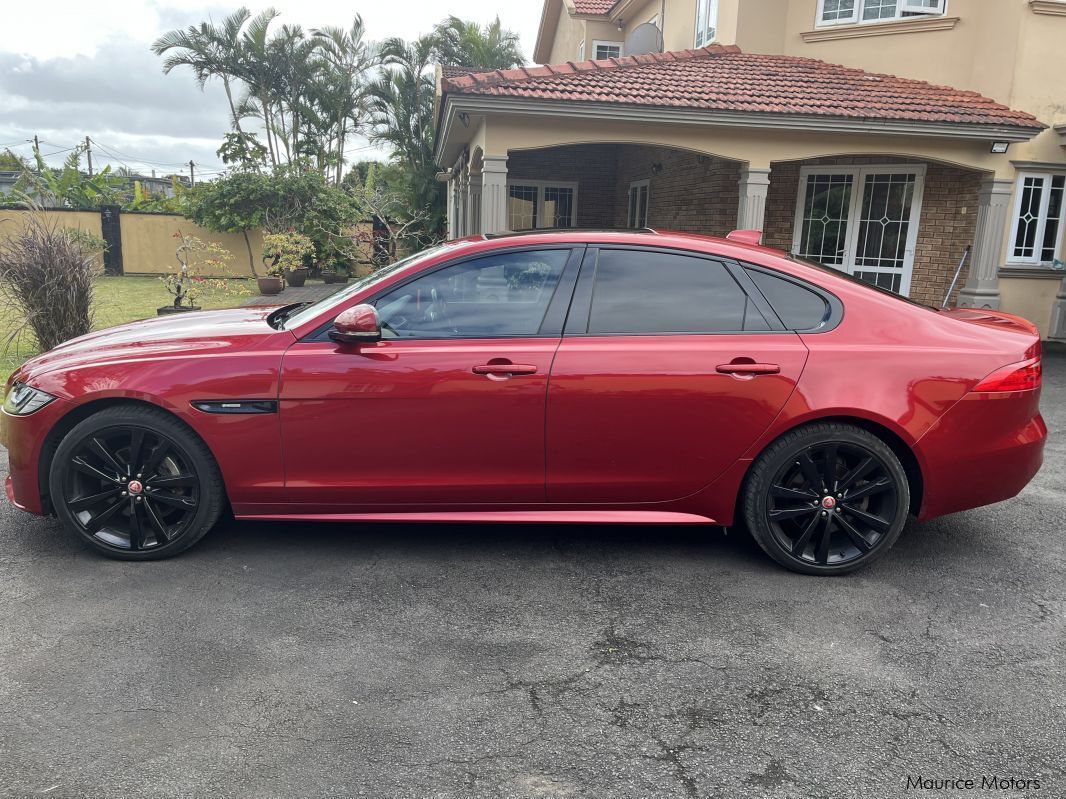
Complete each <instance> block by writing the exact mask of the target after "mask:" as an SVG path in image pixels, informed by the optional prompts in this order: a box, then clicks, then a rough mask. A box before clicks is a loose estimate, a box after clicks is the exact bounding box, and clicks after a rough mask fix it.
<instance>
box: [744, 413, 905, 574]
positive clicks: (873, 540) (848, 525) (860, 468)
mask: <svg viewBox="0 0 1066 799" xmlns="http://www.w3.org/2000/svg"><path fill="white" fill-rule="evenodd" d="M909 507H910V488H909V486H908V483H907V475H906V472H905V471H904V469H903V466H902V464H901V463H900V462H899V458H897V457H896V454H895V453H894V452H893V451H892V450H891V448H889V446H888V445H887V444H885V443H884V442H883V441H882V440H881V439H879V438H877V437H876V436H874V435H873V434H872V433H869V432H867V431H866V430H863V429H861V428H858V427H852V426H851V425H845V424H815V425H810V426H808V427H804V428H800V429H799V430H795V431H793V432H791V433H788V434H786V435H785V436H783V437H782V438H780V439H779V440H778V441H776V442H775V443H774V444H773V445H771V446H770V448H769V449H767V450H766V452H764V453H763V454H762V455H760V456H759V458H758V460H756V462H755V465H754V466H753V467H752V470H751V474H750V475H749V477H748V481H747V484H746V489H745V494H744V517H745V520H746V521H747V524H748V529H749V530H750V531H751V533H752V536H753V537H754V538H755V540H756V541H757V542H758V543H759V546H761V547H762V548H763V550H764V551H765V552H766V553H767V554H768V555H769V556H770V557H772V558H773V559H774V560H776V561H777V562H778V563H780V564H782V565H783V566H786V567H787V568H789V569H792V570H793V571H797V572H802V573H804V574H821V575H833V574H847V573H848V572H852V571H855V570H856V569H859V568H861V567H863V566H866V565H868V564H870V563H872V562H873V561H875V560H877V559H878V558H880V557H881V556H882V555H884V554H885V552H887V551H888V550H889V549H890V548H891V547H892V545H893V544H894V543H895V542H896V540H897V539H898V538H899V535H900V533H901V532H902V530H903V526H904V525H905V524H906V522H907V512H908V509H909Z"/></svg>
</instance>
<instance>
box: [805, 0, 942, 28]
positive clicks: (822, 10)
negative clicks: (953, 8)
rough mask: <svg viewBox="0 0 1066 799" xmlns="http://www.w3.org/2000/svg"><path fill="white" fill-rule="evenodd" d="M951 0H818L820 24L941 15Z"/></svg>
mask: <svg viewBox="0 0 1066 799" xmlns="http://www.w3.org/2000/svg"><path fill="white" fill-rule="evenodd" d="M946 11H947V0H818V24H819V25H844V24H848V23H856V22H882V21H885V20H894V19H908V18H910V17H928V16H939V15H941V14H944V13H945V12H946Z"/></svg>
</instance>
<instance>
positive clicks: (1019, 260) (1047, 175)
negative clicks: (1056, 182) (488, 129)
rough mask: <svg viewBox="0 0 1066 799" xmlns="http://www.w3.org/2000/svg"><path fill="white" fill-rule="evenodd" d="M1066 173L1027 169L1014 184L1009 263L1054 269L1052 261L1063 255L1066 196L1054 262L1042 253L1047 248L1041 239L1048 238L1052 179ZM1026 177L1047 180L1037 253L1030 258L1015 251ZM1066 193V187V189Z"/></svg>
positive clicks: (1011, 264)
mask: <svg viewBox="0 0 1066 799" xmlns="http://www.w3.org/2000/svg"><path fill="white" fill-rule="evenodd" d="M1064 175H1066V173H1064V172H1062V171H1048V172H1035V171H1031V170H1030V171H1026V172H1019V173H1018V177H1017V179H1016V180H1015V183H1014V195H1015V196H1014V203H1013V210H1012V212H1011V213H1012V216H1011V225H1010V239H1008V241H1007V260H1006V265H1007V266H1024V267H1036V268H1041V269H1044V268H1046V269H1050V268H1052V262H1053V261H1057V260H1061V258H1062V241H1063V235H1064V233H1066V196H1064V198H1063V203H1062V207H1061V208H1060V209H1059V231H1058V236H1057V237H1056V241H1055V252H1054V253H1053V254H1052V256H1051V258H1052V261H1051V262H1049V261H1045V260H1043V259H1042V258H1041V257H1040V255H1039V254H1038V253H1040V251H1041V250H1043V246H1042V245H1041V244H1039V243H1038V242H1042V241H1043V240H1044V233H1045V232H1046V230H1047V223H1048V216H1047V212H1048V206H1050V205H1051V181H1052V179H1053V178H1056V177H1064ZM1026 178H1040V179H1042V180H1043V181H1044V188H1043V189H1042V190H1041V198H1040V217H1039V226H1038V227H1037V235H1036V239H1035V240H1034V243H1033V254H1032V256H1030V257H1028V258H1026V257H1024V256H1020V255H1015V254H1014V243H1015V241H1016V240H1017V236H1018V228H1019V226H1020V224H1021V221H1022V220H1021V212H1022V194H1023V184H1024V183H1025V179H1026ZM1063 192H1064V194H1066V187H1064V188H1063Z"/></svg>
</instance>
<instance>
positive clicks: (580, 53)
mask: <svg viewBox="0 0 1066 799" xmlns="http://www.w3.org/2000/svg"><path fill="white" fill-rule="evenodd" d="M577 60H578V61H584V60H585V40H584V39H582V40H581V44H579V45H578V46H577Z"/></svg>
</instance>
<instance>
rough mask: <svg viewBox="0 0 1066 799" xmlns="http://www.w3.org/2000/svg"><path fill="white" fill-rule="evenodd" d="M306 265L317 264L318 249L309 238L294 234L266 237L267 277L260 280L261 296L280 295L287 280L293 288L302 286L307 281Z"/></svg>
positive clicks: (265, 262) (265, 258) (264, 243)
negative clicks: (316, 254)
mask: <svg viewBox="0 0 1066 799" xmlns="http://www.w3.org/2000/svg"><path fill="white" fill-rule="evenodd" d="M307 262H310V263H312V264H313V263H314V262H315V245H314V242H312V241H311V239H310V238H309V237H307V236H305V235H304V234H303V233H297V232H296V231H295V230H288V231H286V232H284V233H269V234H267V235H266V236H264V237H263V265H264V266H265V267H266V273H267V276H266V277H261V278H259V292H260V293H261V294H267V295H273V294H278V293H280V292H281V289H282V287H283V286H284V283H285V281H286V280H288V282H289V283H290V284H291V285H293V286H302V285H303V284H304V281H305V280H307V267H306V266H305V263H307Z"/></svg>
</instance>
